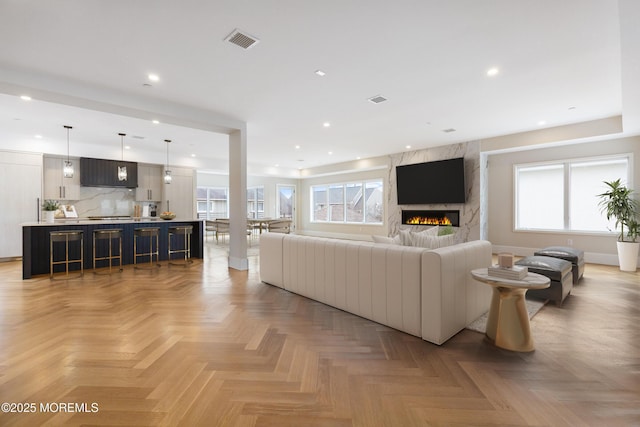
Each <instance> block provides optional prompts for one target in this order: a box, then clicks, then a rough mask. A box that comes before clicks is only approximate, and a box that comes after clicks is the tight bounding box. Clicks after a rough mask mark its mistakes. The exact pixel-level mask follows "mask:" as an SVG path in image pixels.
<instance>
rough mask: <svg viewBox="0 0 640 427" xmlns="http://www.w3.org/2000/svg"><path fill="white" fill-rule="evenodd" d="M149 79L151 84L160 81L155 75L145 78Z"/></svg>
mask: <svg viewBox="0 0 640 427" xmlns="http://www.w3.org/2000/svg"><path fill="white" fill-rule="evenodd" d="M147 77H148V78H149V80H151V81H152V82H158V81H160V77H159V76H158V75H157V74H149V75H148V76H147Z"/></svg>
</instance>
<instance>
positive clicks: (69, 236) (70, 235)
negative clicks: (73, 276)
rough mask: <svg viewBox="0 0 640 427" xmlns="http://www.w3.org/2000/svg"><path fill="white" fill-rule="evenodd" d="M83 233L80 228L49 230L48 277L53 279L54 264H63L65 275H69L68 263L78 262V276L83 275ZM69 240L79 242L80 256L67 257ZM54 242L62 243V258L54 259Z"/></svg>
mask: <svg viewBox="0 0 640 427" xmlns="http://www.w3.org/2000/svg"><path fill="white" fill-rule="evenodd" d="M83 236H84V233H83V231H82V230H64V231H51V232H49V241H50V243H49V245H50V246H49V277H50V278H51V279H53V273H54V271H53V268H54V266H56V265H59V264H64V265H65V271H66V277H69V264H74V263H80V276H83V275H84V255H83V254H84V239H83ZM69 242H80V257H79V258H73V259H72V258H69ZM54 243H64V248H65V253H64V259H63V260H59V261H56V260H55V259H56V257H54V254H53V249H54V248H55V246H56V245H54Z"/></svg>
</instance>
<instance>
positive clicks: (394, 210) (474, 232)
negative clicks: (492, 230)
mask: <svg viewBox="0 0 640 427" xmlns="http://www.w3.org/2000/svg"><path fill="white" fill-rule="evenodd" d="M389 157H390V168H389V172H388V173H389V175H388V182H389V191H388V192H387V194H388V199H387V223H388V224H389V235H390V236H394V235H396V234H398V233H399V231H400V229H410V230H414V231H421V230H424V225H406V224H402V210H446V211H460V216H459V219H460V226H459V227H458V228H457V237H458V240H460V241H463V242H467V241H470V240H478V239H480V142H479V141H471V142H464V143H459V144H453V145H445V146H441V147H433V148H428V149H424V150H417V151H408V152H404V153H398V154H392V155H390V156H389ZM456 157H464V173H465V187H466V189H465V191H466V202H465V203H450V204H434V205H398V195H397V189H396V166H399V165H410V164H413V163H422V162H431V161H436V160H445V159H453V158H456Z"/></svg>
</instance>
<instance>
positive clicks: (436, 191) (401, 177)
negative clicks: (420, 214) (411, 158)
mask: <svg viewBox="0 0 640 427" xmlns="http://www.w3.org/2000/svg"><path fill="white" fill-rule="evenodd" d="M396 184H397V190H398V204H399V205H419V204H430V203H464V202H465V188H464V158H463V157H459V158H455V159H448V160H438V161H435V162H426V163H416V164H412V165H402V166H396Z"/></svg>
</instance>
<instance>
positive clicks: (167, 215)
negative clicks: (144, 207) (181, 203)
mask: <svg viewBox="0 0 640 427" xmlns="http://www.w3.org/2000/svg"><path fill="white" fill-rule="evenodd" d="M175 217H176V214H174V213H161V214H160V218H162V219H166V220H170V219H174V218H175Z"/></svg>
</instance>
